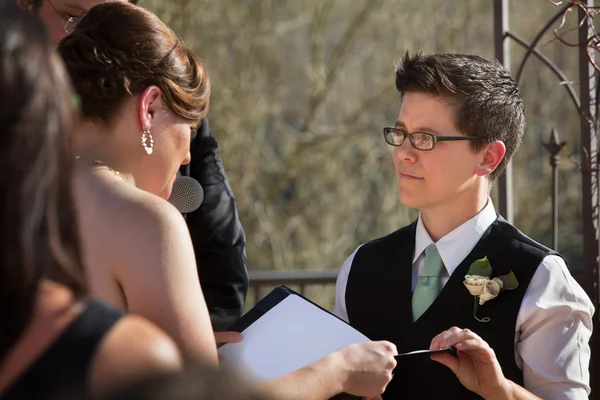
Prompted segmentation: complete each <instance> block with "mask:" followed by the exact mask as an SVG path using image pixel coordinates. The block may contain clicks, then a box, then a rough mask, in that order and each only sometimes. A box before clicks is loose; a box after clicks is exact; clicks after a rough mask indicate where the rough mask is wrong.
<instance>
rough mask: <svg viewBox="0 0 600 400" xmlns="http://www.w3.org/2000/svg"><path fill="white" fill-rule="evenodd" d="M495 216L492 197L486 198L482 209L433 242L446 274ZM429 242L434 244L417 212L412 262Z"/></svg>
mask: <svg viewBox="0 0 600 400" xmlns="http://www.w3.org/2000/svg"><path fill="white" fill-rule="evenodd" d="M496 218H497V217H496V209H495V208H494V204H493V203H492V199H488V202H487V204H486V206H485V207H484V208H483V210H481V211H480V212H479V213H477V214H476V215H475V216H474V217H473V218H471V219H470V220H468V221H466V222H465V223H463V224H462V225H460V226H459V227H458V228H456V229H454V230H453V231H451V232H449V233H447V234H446V235H445V236H444V237H442V238H441V239H440V240H438V241H437V243H435V245H436V247H437V249H438V252H439V253H440V257H441V258H442V261H443V262H444V266H445V267H446V271H448V275H452V273H453V272H454V270H455V269H456V267H458V265H459V264H460V263H461V262H462V261H463V260H464V259H465V258H466V257H467V256H468V255H469V253H470V252H471V250H473V248H474V247H475V245H476V244H477V242H479V240H480V239H481V237H482V236H483V234H484V233H485V231H486V230H487V229H488V228H489V227H490V225H492V223H493V222H494V221H495V220H496ZM430 244H434V243H433V240H432V239H431V237H430V236H429V233H428V232H427V229H425V225H423V221H422V219H421V214H420V213H419V219H418V221H417V229H416V233H415V252H414V254H413V264H414V263H415V262H416V261H417V259H418V258H419V256H420V255H421V253H423V251H424V250H425V248H427V246H429V245H430Z"/></svg>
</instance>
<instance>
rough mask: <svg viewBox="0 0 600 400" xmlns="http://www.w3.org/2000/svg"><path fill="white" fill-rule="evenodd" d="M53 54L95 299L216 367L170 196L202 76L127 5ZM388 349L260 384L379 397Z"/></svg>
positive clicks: (197, 115) (112, 6)
mask: <svg viewBox="0 0 600 400" xmlns="http://www.w3.org/2000/svg"><path fill="white" fill-rule="evenodd" d="M59 52H60V54H61V55H62V57H63V60H64V61H65V64H66V67H67V70H68V71H69V73H70V75H71V78H72V81H73V83H74V86H75V88H76V91H77V93H78V94H79V97H80V101H81V110H82V114H83V119H82V121H81V123H80V124H79V125H78V128H77V130H76V133H75V135H74V138H73V140H74V154H75V155H76V156H75V158H77V161H76V164H77V165H76V170H75V181H74V194H75V199H76V204H77V211H78V215H79V217H80V220H81V232H82V241H83V249H84V254H85V261H86V262H85V266H86V271H87V274H88V278H89V282H90V285H91V289H92V291H93V294H94V295H95V296H97V297H99V298H102V299H105V300H106V301H108V302H109V303H110V304H112V305H113V306H115V307H118V308H122V309H126V310H128V311H129V312H131V313H135V314H139V315H142V316H144V317H146V318H148V319H149V320H151V321H153V322H155V323H156V324H157V325H158V326H160V327H161V328H163V329H164V330H165V331H166V332H167V333H169V334H170V335H171V337H173V339H174V340H175V341H176V343H177V344H178V345H179V347H180V349H181V351H182V353H183V356H184V357H185V358H186V360H187V361H188V363H197V362H202V363H207V364H210V365H217V352H216V346H215V340H214V337H213V335H212V329H211V326H210V320H209V318H208V312H207V310H206V305H205V303H204V300H203V297H202V290H201V287H200V285H199V283H198V276H197V272H196V268H195V260H194V253H193V248H192V244H191V241H190V237H189V233H188V232H187V228H186V226H185V222H184V220H183V217H182V216H181V214H180V213H179V212H178V211H177V210H176V209H175V208H174V207H173V206H172V205H171V204H169V203H168V202H167V201H166V200H165V199H166V198H168V197H169V193H170V191H171V188H172V185H173V182H174V179H175V175H176V173H177V171H178V170H179V168H180V166H181V165H184V164H186V163H187V162H189V159H190V154H189V144H190V135H191V133H192V131H193V130H194V129H195V128H196V127H197V126H198V124H199V123H200V121H201V120H202V118H204V117H205V116H206V113H207V112H208V107H209V96H210V83H209V79H208V74H207V72H206V70H205V69H204V67H203V66H202V64H201V63H200V61H199V60H198V59H197V58H196V57H195V56H194V54H193V53H192V52H191V51H190V50H189V49H187V48H186V47H185V46H184V45H183V44H182V43H181V41H180V40H179V39H178V38H177V37H176V36H175V35H174V34H173V32H172V31H171V30H170V29H169V28H168V27H167V26H166V25H165V24H164V23H163V22H161V21H160V19H159V18H158V17H157V16H156V15H154V14H153V13H151V12H150V11H147V10H144V9H143V8H140V7H137V6H135V5H131V4H128V3H125V2H107V3H104V4H101V5H98V6H96V7H94V8H92V9H91V10H89V12H88V13H87V14H86V15H85V16H84V17H83V18H82V20H81V21H80V22H79V23H78V25H77V27H76V28H75V30H74V31H73V32H72V33H71V34H70V35H69V36H67V37H66V38H65V39H63V41H61V43H60V46H59ZM394 352H395V347H394V346H393V345H391V344H390V343H388V342H377V343H363V344H358V345H353V346H348V347H346V348H344V349H341V350H340V351H338V352H336V353H333V354H331V355H330V356H328V357H325V358H324V359H323V360H320V361H318V362H316V363H314V364H312V365H310V366H308V367H306V368H303V369H301V370H299V371H296V372H294V373H292V374H289V375H287V376H285V377H283V378H280V379H278V380H275V381H273V382H269V383H267V384H265V387H268V388H269V390H270V391H272V392H273V393H275V395H277V396H279V397H282V398H290V399H293V398H299V399H303V398H315V399H317V398H328V397H331V396H333V395H334V394H337V393H340V392H349V393H352V394H358V395H363V396H375V395H378V394H380V393H381V392H382V391H383V389H384V388H385V385H386V384H387V383H388V382H389V380H390V379H391V370H392V368H393V366H394V365H395V361H394V358H393V354H394Z"/></svg>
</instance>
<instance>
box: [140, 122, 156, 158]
mask: <svg viewBox="0 0 600 400" xmlns="http://www.w3.org/2000/svg"><path fill="white" fill-rule="evenodd" d="M142 147H143V148H144V150H146V153H147V154H152V151H153V150H154V139H152V134H151V133H150V129H149V128H146V129H144V132H142Z"/></svg>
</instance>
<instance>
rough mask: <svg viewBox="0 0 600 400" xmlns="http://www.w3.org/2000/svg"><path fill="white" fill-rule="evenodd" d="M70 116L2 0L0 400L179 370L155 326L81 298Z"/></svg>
mask: <svg viewBox="0 0 600 400" xmlns="http://www.w3.org/2000/svg"><path fill="white" fill-rule="evenodd" d="M76 120H77V110H76V107H75V103H74V102H73V94H72V92H71V90H70V86H69V82H68V76H67V73H66V71H65V70H64V67H63V65H62V62H61V60H60V58H59V57H58V55H57V54H56V51H55V50H54V45H53V44H52V43H51V41H50V37H49V35H48V33H47V31H46V29H45V28H44V26H43V25H42V23H41V21H40V20H39V18H38V17H37V16H36V15H35V14H33V13H28V12H26V11H24V10H22V9H20V8H18V7H17V5H16V4H15V3H14V2H13V1H3V2H0V127H1V129H2V134H1V135H0V168H2V171H3V173H2V174H1V175H0V238H1V240H0V399H2V400H21V399H27V400H36V399H52V398H53V397H54V396H59V395H58V393H62V392H63V391H68V392H72V391H75V392H79V393H89V394H94V395H100V394H102V392H103V391H104V392H105V393H106V391H109V390H114V389H116V388H118V387H119V386H122V385H124V384H126V383H130V382H131V381H137V380H138V379H140V378H143V377H145V376H148V375H155V374H158V373H161V372H167V371H174V370H178V369H180V368H181V367H182V362H181V356H180V354H179V351H178V349H177V347H176V345H175V343H174V342H173V340H171V338H169V337H168V336H167V335H166V334H165V333H164V332H163V331H161V330H160V329H158V328H157V327H156V326H155V325H154V324H152V323H150V322H148V321H147V320H145V319H143V318H141V317H139V316H134V315H124V314H123V312H122V311H119V310H115V309H112V308H110V307H108V306H106V305H105V304H103V303H101V302H99V301H95V300H90V298H89V296H88V287H87V285H86V278H85V274H84V270H83V266H82V252H81V249H80V241H79V232H78V229H77V226H78V223H77V218H76V215H75V210H74V201H73V196H72V190H71V189H72V187H71V174H72V165H73V163H74V162H75V161H74V160H73V158H72V156H71V148H70V140H71V130H72V127H73V125H74V123H75V122H76ZM57 398H60V397H57Z"/></svg>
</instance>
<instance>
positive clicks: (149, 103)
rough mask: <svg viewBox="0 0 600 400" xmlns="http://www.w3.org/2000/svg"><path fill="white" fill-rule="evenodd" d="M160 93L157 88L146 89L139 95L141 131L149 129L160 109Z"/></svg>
mask: <svg viewBox="0 0 600 400" xmlns="http://www.w3.org/2000/svg"><path fill="white" fill-rule="evenodd" d="M160 99H161V92H160V89H159V88H158V87H157V86H149V87H147V88H146V89H145V90H144V91H143V92H142V94H141V95H140V102H139V110H138V112H139V116H140V123H141V125H142V130H146V129H150V127H151V126H152V122H153V120H154V118H156V115H157V113H158V110H159V108H160Z"/></svg>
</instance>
